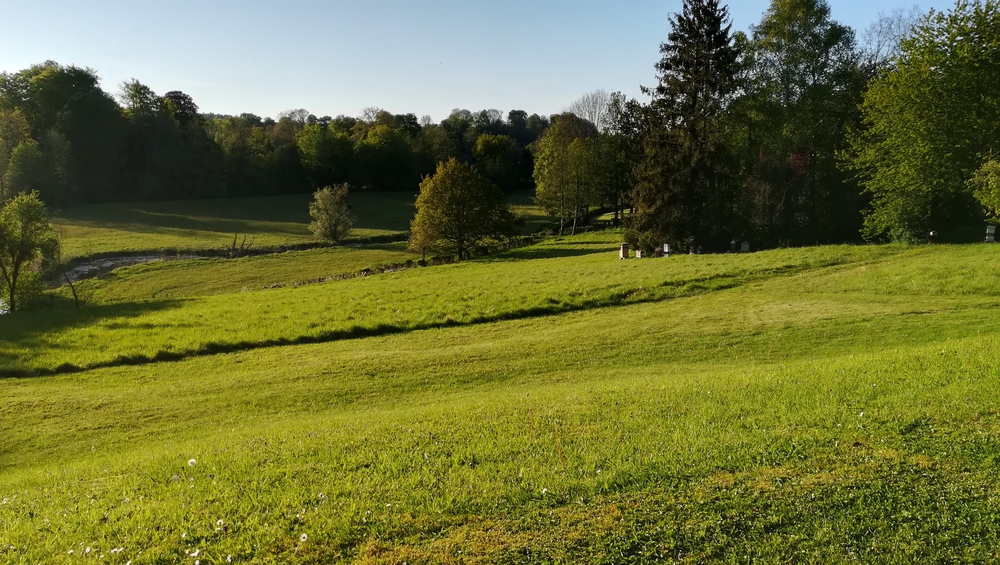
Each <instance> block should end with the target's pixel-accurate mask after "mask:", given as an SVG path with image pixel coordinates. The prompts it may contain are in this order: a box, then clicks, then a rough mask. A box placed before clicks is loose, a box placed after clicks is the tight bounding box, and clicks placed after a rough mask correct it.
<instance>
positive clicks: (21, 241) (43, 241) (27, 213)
mask: <svg viewBox="0 0 1000 565" xmlns="http://www.w3.org/2000/svg"><path fill="white" fill-rule="evenodd" d="M56 245H58V240H57V238H56V232H55V230H54V229H53V228H52V225H51V224H49V216H48V212H47V211H46V209H45V204H43V203H42V201H41V200H39V198H38V194H37V193H34V192H32V193H29V194H18V195H16V196H14V198H12V199H10V200H9V201H7V202H6V203H5V204H3V207H2V209H0V284H2V287H3V290H4V291H5V294H6V298H5V299H6V302H7V307H8V308H9V309H10V311H11V312H13V311H16V310H17V309H19V308H21V307H22V304H21V303H20V302H19V298H20V290H19V287H18V284H19V283H20V282H21V280H22V278H23V277H24V275H25V273H26V272H27V271H28V270H29V269H30V268H31V266H32V264H33V263H34V262H35V261H37V260H38V259H39V258H40V257H42V256H43V255H44V256H51V255H52V254H53V253H54V252H55V247H56Z"/></svg>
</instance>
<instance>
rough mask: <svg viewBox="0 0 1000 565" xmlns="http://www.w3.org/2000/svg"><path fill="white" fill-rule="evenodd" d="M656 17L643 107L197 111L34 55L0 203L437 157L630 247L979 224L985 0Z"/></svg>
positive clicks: (985, 180) (344, 177) (993, 16)
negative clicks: (930, 6)
mask: <svg viewBox="0 0 1000 565" xmlns="http://www.w3.org/2000/svg"><path fill="white" fill-rule="evenodd" d="M669 24H670V31H669V34H668V35H667V38H666V41H664V42H663V43H662V44H661V46H660V53H661V59H660V61H659V62H658V63H657V65H656V83H655V84H654V85H653V86H649V87H645V88H643V91H644V92H645V94H647V95H648V96H649V100H648V102H640V101H638V100H635V99H631V98H628V97H626V96H624V95H622V94H620V93H610V94H609V93H606V92H604V91H595V92H592V93H588V94H586V95H584V96H583V97H582V98H581V99H580V100H578V101H577V102H576V103H574V104H573V105H572V106H570V108H569V109H568V110H569V111H566V112H564V113H562V114H559V115H554V116H551V117H543V116H539V115H537V114H533V115H530V116H529V115H528V114H527V113H526V112H524V111H520V110H515V111H511V112H510V113H508V114H507V116H506V117H504V116H503V114H502V113H501V112H499V111H497V110H483V111H480V112H477V113H473V112H469V111H467V110H456V111H454V112H453V113H452V114H451V115H450V116H449V117H448V118H446V119H445V120H442V121H441V122H440V123H433V122H432V121H431V120H430V119H429V118H426V117H425V118H423V119H419V120H418V119H417V118H416V116H415V115H413V114H391V113H389V112H386V111H382V110H379V109H374V108H373V109H368V110H366V111H364V112H363V115H362V116H360V117H356V118H355V117H347V116H338V117H336V118H330V117H329V116H324V117H320V118H317V117H315V116H313V115H311V114H309V113H308V112H307V111H305V110H296V111H291V112H286V113H284V114H282V115H281V116H279V118H278V119H277V120H272V119H262V118H260V117H258V116H254V115H251V114H242V115H240V116H217V115H211V114H201V113H199V111H198V107H197V105H196V104H195V103H194V101H193V100H192V99H191V98H190V97H189V96H187V95H186V94H184V93H182V92H177V91H173V92H168V93H166V94H163V95H162V96H161V95H158V94H156V93H154V92H153V91H152V90H150V89H149V88H148V87H146V86H145V85H142V84H141V83H139V82H137V81H134V80H133V81H129V82H127V83H125V84H124V85H122V88H121V92H120V93H119V94H118V95H117V97H112V96H111V95H109V94H107V93H105V92H104V91H102V90H101V89H100V88H99V86H98V82H97V77H96V75H95V74H94V73H93V71H91V70H89V69H80V68H77V67H65V66H61V65H58V64H56V63H52V62H48V63H43V64H41V65H36V66H33V67H31V68H30V69H25V70H22V71H19V72H16V73H5V74H2V75H0V172H2V175H0V195H6V196H7V197H9V196H10V195H12V194H16V193H25V192H30V191H32V190H34V191H37V192H38V193H39V194H40V195H41V197H42V199H43V200H45V201H46V202H48V203H50V204H59V205H62V204H65V203H75V202H102V201H111V200H144V199H166V198H199V197H221V196H246V195H264V194H278V193H293V192H309V191H315V190H317V189H319V188H321V187H327V186H330V187H333V186H338V187H343V186H344V185H349V186H350V187H351V189H352V190H410V191H416V189H417V188H418V186H420V185H421V182H422V179H430V178H432V176H433V175H434V174H435V173H436V172H438V173H440V172H441V171H442V169H441V165H442V164H448V166H447V167H445V170H448V171H450V172H451V174H453V175H454V176H456V177H460V178H465V179H466V180H468V182H469V183H471V184H470V186H469V187H467V189H468V191H472V192H476V191H479V192H480V193H482V192H481V191H482V190H483V187H482V186H480V185H479V180H475V179H478V177H480V176H481V177H483V178H484V179H485V180H486V181H488V182H490V183H491V184H492V185H493V186H495V187H497V188H499V189H500V190H501V191H502V192H509V191H513V190H532V189H534V190H535V191H536V199H537V202H538V203H539V204H541V205H542V206H544V207H545V209H546V210H547V211H548V212H549V213H550V214H551V215H552V216H553V217H554V218H555V219H557V220H558V225H559V228H558V229H559V232H560V233H563V232H566V231H569V232H572V231H574V230H575V229H576V227H577V226H578V224H579V223H580V221H581V220H583V219H585V218H586V217H587V216H588V215H589V214H590V213H591V212H592V211H593V210H595V209H601V210H610V211H613V212H614V218H615V222H618V223H623V224H624V225H625V227H626V231H625V237H626V239H627V240H628V241H629V242H630V243H632V244H633V245H636V246H637V247H639V248H643V249H646V250H649V249H651V248H653V247H656V246H659V245H661V244H662V243H671V244H674V245H675V246H680V247H684V246H694V245H697V246H702V247H704V248H705V249H709V250H711V249H717V250H721V249H729V248H730V243H731V241H732V240H734V239H736V240H746V239H750V240H753V241H754V242H755V246H756V247H766V246H776V245H802V244H815V243H826V242H844V241H859V240H861V239H862V238H863V239H867V240H870V241H879V240H902V241H914V240H920V239H922V238H926V237H927V234H928V233H929V232H931V231H935V232H940V233H942V235H943V236H944V237H945V238H946V239H947V238H951V239H955V240H959V239H963V238H966V239H968V238H970V237H971V235H970V234H971V233H973V232H974V231H977V230H981V228H982V221H983V220H984V219H994V220H1000V217H998V216H1000V196H998V195H1000V188H998V187H1000V160H998V159H997V158H996V157H995V156H994V154H993V150H994V147H993V145H994V144H995V143H996V140H997V139H1000V119H998V118H1000V115H998V114H1000V104H998V103H997V100H998V97H997V94H996V93H995V90H996V88H995V87H996V85H997V84H1000V56H998V55H1000V52H998V50H1000V47H996V46H997V45H1000V31H998V30H1000V0H980V1H969V0H958V1H957V2H956V4H955V6H954V8H953V9H951V10H949V11H947V12H935V11H931V12H930V13H927V14H923V15H921V14H920V13H918V12H916V11H915V10H911V11H909V12H906V11H897V12H894V13H892V14H889V15H883V16H881V17H880V18H879V19H878V20H877V21H876V22H874V23H873V25H872V26H871V27H870V28H869V29H868V30H866V31H865V32H864V33H863V34H862V35H861V38H860V39H859V37H858V36H857V34H856V33H855V31H854V30H852V29H851V28H849V27H847V26H845V25H843V24H841V23H839V22H837V21H835V20H834V19H833V18H832V16H831V10H830V7H829V5H828V3H827V2H826V0H772V1H771V3H770V5H769V7H768V9H767V11H766V12H765V13H764V14H763V16H762V19H761V20H760V22H758V23H757V24H755V25H753V26H751V27H750V29H749V31H748V32H745V33H744V32H733V30H732V26H731V22H730V19H729V14H728V9H727V8H726V7H725V6H724V5H721V4H720V2H719V0H684V2H683V4H682V9H681V11H680V12H678V13H676V14H674V15H673V16H672V17H671V19H670V21H669ZM453 162H454V163H460V164H464V165H469V166H471V167H473V168H474V169H475V175H476V176H473V175H472V174H471V173H470V171H467V170H466V169H464V168H461V167H458V168H456V165H455V164H450V163H453ZM470 179H473V180H475V182H472V180H470ZM439 185H440V186H441V187H445V186H452V185H455V186H458V185H457V184H455V183H452V182H450V181H449V182H441V183H439ZM473 185H474V186H473ZM459 189H461V187H460V186H459ZM483 194H485V193H483ZM491 199H492V197H491ZM626 212H627V213H626ZM470 217H471V216H470ZM500 223H501V224H504V225H507V224H508V223H509V222H506V221H504V222H500ZM421 225H422V224H421ZM428 233H429V232H428ZM418 247H419V246H418Z"/></svg>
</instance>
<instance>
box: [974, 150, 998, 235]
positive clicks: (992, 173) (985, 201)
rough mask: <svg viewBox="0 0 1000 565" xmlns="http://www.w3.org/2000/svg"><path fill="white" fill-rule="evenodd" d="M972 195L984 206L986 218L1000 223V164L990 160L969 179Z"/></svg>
mask: <svg viewBox="0 0 1000 565" xmlns="http://www.w3.org/2000/svg"><path fill="white" fill-rule="evenodd" d="M969 185H970V186H971V187H972V195H973V196H975V197H976V200H978V201H979V203H980V204H982V205H983V208H984V209H985V210H986V218H987V219H988V220H989V221H991V222H1000V162H998V161H996V160H994V159H989V160H988V161H986V162H985V163H983V166H981V167H979V169H978V170H976V172H975V173H974V174H973V175H972V178H971V179H969Z"/></svg>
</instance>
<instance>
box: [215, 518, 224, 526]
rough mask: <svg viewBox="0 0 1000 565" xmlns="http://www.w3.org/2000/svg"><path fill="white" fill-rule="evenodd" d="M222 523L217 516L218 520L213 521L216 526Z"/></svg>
mask: <svg viewBox="0 0 1000 565" xmlns="http://www.w3.org/2000/svg"><path fill="white" fill-rule="evenodd" d="M222 524H223V522H222V519H221V518H219V519H218V520H216V521H215V525H216V526H221V525H222Z"/></svg>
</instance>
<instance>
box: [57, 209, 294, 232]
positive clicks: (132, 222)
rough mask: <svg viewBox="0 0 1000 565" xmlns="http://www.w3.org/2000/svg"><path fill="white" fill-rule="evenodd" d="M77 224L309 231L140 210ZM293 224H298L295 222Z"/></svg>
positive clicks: (141, 228)
mask: <svg viewBox="0 0 1000 565" xmlns="http://www.w3.org/2000/svg"><path fill="white" fill-rule="evenodd" d="M76 223H77V224H83V225H90V226H94V227H106V228H115V229H121V230H126V231H132V232H136V233H166V230H196V231H214V232H222V233H267V234H292V235H305V234H308V230H307V229H306V227H305V224H303V225H302V226H301V228H300V229H299V230H298V231H297V232H296V231H291V230H290V229H289V225H288V223H287V222H285V223H282V222H275V221H268V220H242V219H233V218H215V217H207V216H183V215H179V214H161V213H158V212H146V211H143V210H133V211H131V212H130V213H129V214H128V216H127V217H123V218H121V219H117V220H109V221H99V220H83V221H77V222H76ZM293 225H295V226H297V225H296V224H293Z"/></svg>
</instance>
